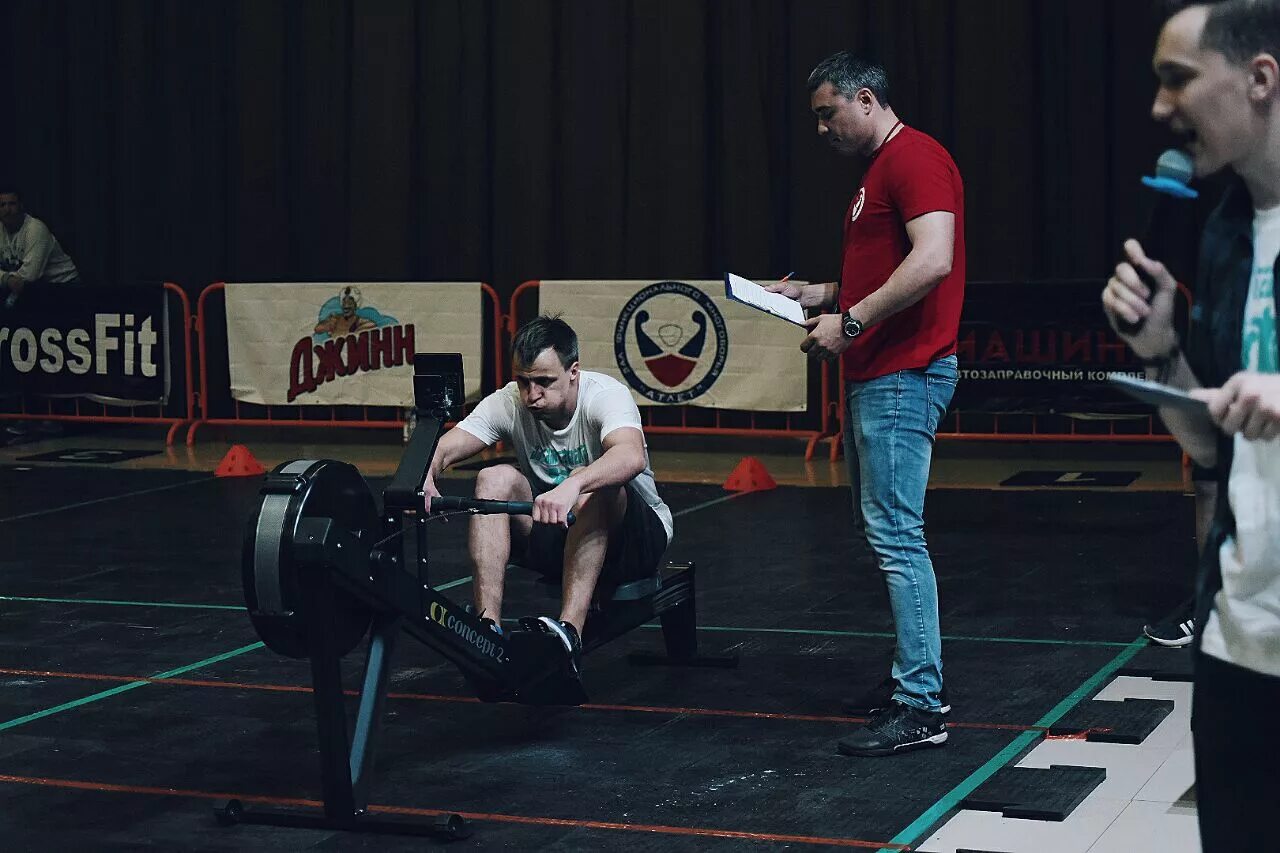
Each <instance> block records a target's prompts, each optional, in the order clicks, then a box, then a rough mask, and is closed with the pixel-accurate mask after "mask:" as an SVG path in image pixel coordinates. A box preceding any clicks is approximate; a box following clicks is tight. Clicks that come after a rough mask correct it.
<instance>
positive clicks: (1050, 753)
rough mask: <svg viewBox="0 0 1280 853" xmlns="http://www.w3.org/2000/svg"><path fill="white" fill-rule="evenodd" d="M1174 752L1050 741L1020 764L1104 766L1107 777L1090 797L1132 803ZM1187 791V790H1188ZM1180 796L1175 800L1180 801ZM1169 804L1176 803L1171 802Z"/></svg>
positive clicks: (1029, 765)
mask: <svg viewBox="0 0 1280 853" xmlns="http://www.w3.org/2000/svg"><path fill="white" fill-rule="evenodd" d="M1170 754H1172V753H1171V752H1170V751H1160V750H1151V749H1142V748H1141V747H1137V746H1133V745H1130V744H1123V743H1091V742H1089V741H1084V740H1046V741H1043V742H1041V743H1040V744H1039V745H1037V746H1036V747H1035V749H1033V750H1031V752H1029V753H1027V755H1026V757H1025V758H1023V759H1022V760H1021V761H1019V762H1018V766H1019V767H1048V766H1049V765H1050V764H1074V765H1076V766H1077V767H1102V768H1104V769H1106V771H1107V778H1106V779H1105V780H1103V782H1102V784H1101V785H1099V786H1098V787H1097V788H1094V789H1093V792H1092V793H1091V794H1090V796H1096V797H1102V798H1104V799H1109V800H1123V801H1124V802H1126V803H1127V802H1129V800H1132V799H1133V798H1134V796H1135V795H1136V794H1137V793H1138V792H1139V791H1141V790H1142V787H1143V786H1144V785H1146V784H1147V782H1148V781H1150V779H1151V777H1152V776H1153V775H1155V772H1156V771H1157V770H1158V769H1160V765H1162V764H1164V763H1165V761H1166V760H1167V759H1168V757H1169V755H1170ZM1183 790H1186V789H1185V788H1184V789H1183ZM1176 799H1177V797H1176V796H1175V797H1174V800H1176ZM1169 802H1173V800H1170V801H1169Z"/></svg>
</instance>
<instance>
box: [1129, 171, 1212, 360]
mask: <svg viewBox="0 0 1280 853" xmlns="http://www.w3.org/2000/svg"><path fill="white" fill-rule="evenodd" d="M1194 174H1195V165H1194V163H1193V162H1192V160H1191V155H1189V154H1187V153H1186V152H1185V151H1183V150H1181V149H1179V148H1170V149H1169V150H1168V151H1165V152H1164V153H1163V154H1161V155H1160V158H1159V159H1158V160H1156V173H1155V176H1154V177H1150V176H1146V175H1144V176H1143V177H1142V185H1143V186H1144V187H1147V188H1148V189H1150V190H1153V191H1154V192H1155V193H1156V197H1155V199H1154V201H1153V202H1152V205H1151V209H1150V211H1149V212H1148V214H1147V223H1146V227H1145V228H1144V229H1143V230H1142V234H1143V237H1142V249H1143V251H1144V252H1146V255H1147V257H1149V258H1152V259H1154V260H1157V261H1160V262H1161V263H1163V264H1164V265H1165V267H1166V268H1168V269H1169V270H1170V272H1171V273H1173V275H1174V278H1177V277H1178V276H1177V273H1176V272H1174V269H1175V267H1176V266H1178V264H1177V261H1178V260H1179V259H1181V258H1182V257H1183V256H1184V255H1185V254H1186V253H1187V252H1188V251H1190V250H1193V249H1194V246H1195V241H1194V240H1191V239H1190V238H1189V235H1190V232H1191V230H1192V229H1191V226H1192V221H1191V213H1192V209H1191V205H1188V204H1179V203H1178V202H1180V201H1190V200H1191V199H1194V198H1197V197H1199V195H1200V193H1199V192H1197V191H1196V190H1193V189H1192V188H1191V187H1189V186H1187V184H1188V182H1190V180H1191V178H1192V176H1194ZM1179 220H1181V221H1179ZM1189 266H1190V265H1189V264H1188V267H1189ZM1135 269H1136V268H1135ZM1137 273H1138V277H1139V278H1141V279H1142V282H1143V284H1145V285H1146V286H1147V287H1149V288H1150V289H1151V292H1152V293H1153V294H1154V293H1155V289H1156V283H1155V280H1154V279H1152V278H1151V276H1149V275H1147V274H1146V273H1145V272H1144V271H1143V270H1141V269H1137ZM1144 322H1145V320H1144V318H1139V319H1138V322H1136V323H1129V322H1127V321H1125V320H1122V319H1118V318H1117V323H1116V325H1117V326H1119V328H1120V331H1122V332H1124V333H1125V334H1126V335H1132V334H1136V333H1137V332H1139V331H1140V330H1141V329H1142V325H1143V323H1144Z"/></svg>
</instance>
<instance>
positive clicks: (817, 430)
mask: <svg viewBox="0 0 1280 853" xmlns="http://www.w3.org/2000/svg"><path fill="white" fill-rule="evenodd" d="M540 285H541V282H540V281H537V280H535V281H526V282H524V283H523V284H521V285H520V286H519V287H517V288H516V289H515V292H514V293H512V294H511V300H510V302H509V303H508V309H507V333H508V335H511V336H514V334H515V331H516V329H517V328H518V326H519V322H518V321H519V319H521V318H529V317H532V316H534V314H535V313H536V309H534V308H533V307H531V306H530V303H532V302H533V301H534V299H535V298H536V296H537V290H538V288H539V286H540ZM522 308H523V309H524V310H523V311H522V310H521V309H522ZM798 345H799V344H798V343H797V346H798ZM507 375H508V376H509V375H510V373H508V374H507ZM834 377H835V371H834V370H833V369H832V368H831V366H830V365H829V364H828V363H826V362H822V363H821V364H820V366H819V368H818V369H817V370H810V371H809V389H808V406H807V408H806V409H805V410H804V411H802V412H756V411H746V410H739V409H711V408H704V407H699V406H692V405H670V406H642V407H641V408H640V418H641V422H642V423H643V425H644V430H645V432H646V433H649V434H650V435H709V436H739V437H755V438H797V439H806V440H807V444H806V447H805V459H812V458H813V455H814V453H815V451H816V448H817V445H818V442H819V441H821V440H822V439H824V438H828V437H832V436H835V435H836V432H837V430H838V429H839V424H838V420H837V417H838V415H837V411H836V410H837V406H836V403H835V401H836V400H837V399H838V396H837V395H836V393H835V391H836V388H835V385H834V381H835V380H834ZM762 381H763V380H762Z"/></svg>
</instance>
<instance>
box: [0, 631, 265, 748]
mask: <svg viewBox="0 0 1280 853" xmlns="http://www.w3.org/2000/svg"><path fill="white" fill-rule="evenodd" d="M262 647H263V644H262V643H250V644H249V645H247V646H241V647H240V648H238V649H232V650H231V651H229V652H223V653H222V654H220V655H215V656H214V657H211V658H205V659H204V660H202V661H197V662H195V663H192V664H187V665H186V666H180V667H178V668H177V669H171V670H168V671H167V672H158V673H156V674H155V675H153V676H151V678H153V679H164V678H175V677H177V676H179V675H185V674H186V673H188V672H191V671H192V670H196V669H200V668H201V667H205V666H209V665H211V664H215V663H221V662H222V661H224V660H227V659H229V658H233V657H236V656H237V655H242V654H244V653H246V652H251V651H254V650H255V649H260V648H262ZM150 683H151V682H150V681H130V682H129V683H128V684H121V685H120V686H119V687H112V688H111V689H109V690H103V691H101V692H99V693H94V694H91V695H89V696H85V697H84V698H82V699H75V700H73V701H71V702H64V703H62V704H61V705H55V706H53V707H52V708H46V709H44V710H43V711H36V712H35V713H34V714H27V715H26V716H23V717H15V718H14V719H12V720H9V722H7V723H0V732H2V731H7V730H8V729H13V728H17V727H18V726H21V725H24V724H26V723H30V722H32V721H34V720H42V719H44V718H45V717H51V716H53V715H54V714H61V713H62V712H63V711H70V710H72V709H73V708H79V707H82V706H84V705H88V704H89V703H91V702H98V701H100V700H102V699H107V698H110V697H112V696H116V695H118V694H120V693H124V692H126V691H129V690H137V689H138V688H139V687H146V686H147V685H148V684H150Z"/></svg>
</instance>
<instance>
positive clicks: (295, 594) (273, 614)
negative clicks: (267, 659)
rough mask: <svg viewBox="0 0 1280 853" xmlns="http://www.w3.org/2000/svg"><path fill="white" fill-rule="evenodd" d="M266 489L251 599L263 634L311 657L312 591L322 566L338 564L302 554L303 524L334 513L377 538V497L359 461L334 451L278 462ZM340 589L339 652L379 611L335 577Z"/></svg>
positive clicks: (368, 541)
mask: <svg viewBox="0 0 1280 853" xmlns="http://www.w3.org/2000/svg"><path fill="white" fill-rule="evenodd" d="M260 494H261V501H260V502H259V504H258V508H257V512H255V513H254V514H253V516H252V517H251V518H250V520H249V528H248V530H247V531H246V533H245V541H244V550H243V559H242V567H243V578H244V598H245V604H246V605H247V606H248V609H249V617H250V619H252V620H253V627H254V628H255V629H256V630H257V632H258V636H259V637H261V638H262V641H263V642H264V643H266V645H267V646H268V647H269V648H270V649H271V650H272V651H274V652H276V653H277V654H281V655H285V656H286V657H292V658H305V657H307V655H308V621H307V620H308V619H309V618H312V616H313V614H312V613H311V612H309V611H310V610H314V609H315V605H314V603H313V596H311V595H309V593H310V592H311V591H312V590H313V589H314V586H313V585H314V584H315V582H316V579H317V578H318V577H319V573H321V572H325V571H330V569H329V567H326V566H323V565H311V564H306V563H304V562H302V561H301V560H299V559H297V558H296V556H295V547H294V543H295V541H297V537H298V525H299V523H301V522H303V521H304V520H306V519H317V518H320V519H323V518H328V519H332V520H333V522H334V523H335V525H336V526H337V527H338V528H340V529H343V530H346V531H348V532H349V533H351V534H352V535H353V536H355V537H356V538H357V539H358V540H359V541H360V542H361V543H364V544H365V545H366V546H368V545H372V544H373V542H374V541H375V540H376V538H377V536H376V535H375V534H376V532H377V531H378V530H379V529H380V528H379V526H378V508H377V504H376V502H375V501H374V498H373V494H372V492H370V491H369V486H368V485H367V484H366V483H365V481H364V478H363V477H362V476H360V472H359V471H358V470H356V468H355V467H354V466H352V465H349V464H347V463H345V462H335V461H333V460H327V459H322V460H319V461H314V460H309V459H300V460H295V461H292V462H285V463H283V464H281V465H279V466H277V467H276V468H275V469H274V470H273V471H272V472H271V473H270V474H268V475H267V478H266V481H265V482H264V483H263V486H262V490H261V492H260ZM364 553H366V554H367V553H368V549H367V548H366V550H365V552H364ZM332 592H333V601H332V617H330V623H329V625H328V626H327V628H326V630H327V631H328V632H329V633H330V635H331V637H332V641H333V645H334V648H335V649H336V650H337V651H338V654H340V655H345V654H347V653H348V652H350V651H351V650H352V649H354V648H355V647H356V646H357V645H358V644H359V643H360V641H361V639H362V638H363V637H364V635H365V634H366V633H368V630H369V625H370V623H371V621H372V618H373V614H372V612H371V611H370V609H369V608H368V606H366V605H365V604H364V603H362V602H361V601H360V600H359V599H357V598H356V597H354V596H352V595H350V594H349V593H346V592H344V591H343V589H342V588H341V587H340V586H337V585H334V587H333V591H332ZM320 618H324V617H323V616H322V617H320Z"/></svg>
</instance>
